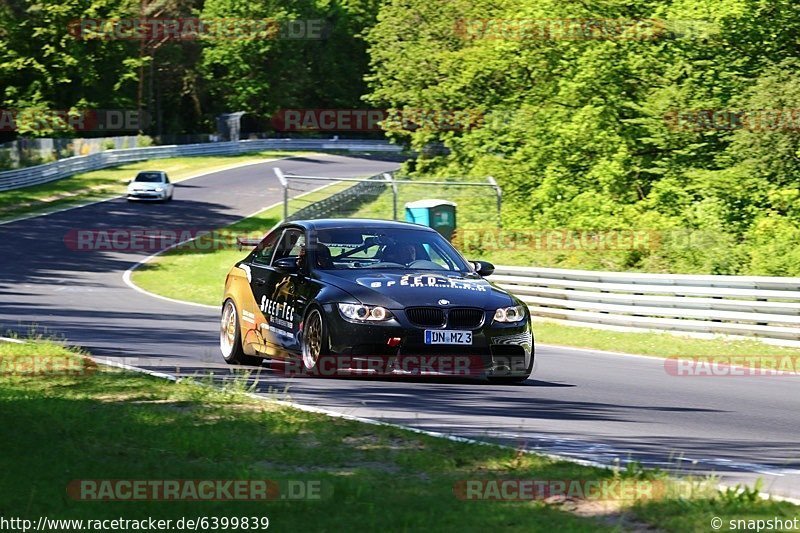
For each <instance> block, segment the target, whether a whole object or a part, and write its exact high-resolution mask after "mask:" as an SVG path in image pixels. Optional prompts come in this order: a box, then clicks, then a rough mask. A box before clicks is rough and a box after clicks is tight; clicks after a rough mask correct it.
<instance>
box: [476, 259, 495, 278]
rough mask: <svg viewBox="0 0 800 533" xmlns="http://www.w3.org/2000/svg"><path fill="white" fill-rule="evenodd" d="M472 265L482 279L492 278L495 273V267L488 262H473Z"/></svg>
mask: <svg viewBox="0 0 800 533" xmlns="http://www.w3.org/2000/svg"><path fill="white" fill-rule="evenodd" d="M472 265H473V266H474V267H475V272H477V273H478V275H479V276H480V277H482V278H485V277H486V276H491V275H492V273H493V272H494V265H493V264H491V263H490V262H488V261H472Z"/></svg>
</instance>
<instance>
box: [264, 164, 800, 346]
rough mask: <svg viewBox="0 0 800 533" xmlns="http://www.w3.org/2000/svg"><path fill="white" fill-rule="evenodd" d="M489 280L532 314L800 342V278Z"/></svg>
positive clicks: (526, 270)
mask: <svg viewBox="0 0 800 533" xmlns="http://www.w3.org/2000/svg"><path fill="white" fill-rule="evenodd" d="M281 176H282V174H279V177H281ZM287 177H291V176H287ZM313 179H323V178H313ZM326 179H333V178H326ZM379 180H381V176H373V177H372V178H370V182H366V183H365V182H361V183H358V185H356V186H354V187H350V188H348V189H346V190H344V191H341V192H339V193H337V194H334V195H332V196H330V197H329V198H326V199H325V200H322V201H320V202H316V203H314V204H311V205H309V206H306V207H305V208H303V209H301V210H298V211H297V212H295V213H294V214H292V215H291V216H290V217H287V218H289V219H293V220H297V219H301V218H318V217H322V216H328V215H330V214H332V213H334V212H335V211H336V212H339V213H340V212H341V211H340V210H341V208H342V206H343V205H344V203H346V202H353V201H356V200H361V199H363V197H364V195H363V194H362V193H359V191H357V189H358V188H359V187H362V186H369V187H374V190H375V192H376V195H377V194H379V193H380V192H381V191H382V190H383V188H384V187H386V186H388V185H391V184H392V181H393V180H392V179H391V177H386V176H384V177H383V180H382V181H379ZM284 181H285V179H284ZM351 181H358V180H351ZM373 182H374V183H373ZM286 187H287V185H286V184H285V185H284V188H285V189H286ZM491 280H492V281H493V282H495V283H496V284H497V285H499V286H500V287H503V288H505V289H508V290H509V291H511V292H513V293H514V294H515V295H517V296H518V297H519V298H520V299H521V300H522V301H523V302H525V303H526V304H527V305H528V308H529V309H530V310H531V314H533V315H534V316H537V317H542V318H550V319H557V320H560V321H565V322H569V323H572V324H574V325H581V324H583V325H592V324H595V325H602V326H612V327H615V326H616V327H626V328H640V329H642V330H659V331H676V332H683V333H706V334H721V335H736V336H746V337H759V338H764V339H773V340H777V341H779V342H780V341H792V342H794V343H797V342H800V278H788V277H787V278H782V277H766V276H710V275H706V276H697V275H686V274H648V273H629V272H598V271H588V270H565V269H556V268H536V267H514V266H498V267H496V269H495V272H494V274H493V275H492V277H491Z"/></svg>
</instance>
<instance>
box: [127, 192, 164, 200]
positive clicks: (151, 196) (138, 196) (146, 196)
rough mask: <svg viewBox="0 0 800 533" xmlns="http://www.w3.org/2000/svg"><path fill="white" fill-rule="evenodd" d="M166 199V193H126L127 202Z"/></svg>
mask: <svg viewBox="0 0 800 533" xmlns="http://www.w3.org/2000/svg"><path fill="white" fill-rule="evenodd" d="M166 198H167V192H166V191H162V192H156V191H136V192H129V193H128V200H165V199H166Z"/></svg>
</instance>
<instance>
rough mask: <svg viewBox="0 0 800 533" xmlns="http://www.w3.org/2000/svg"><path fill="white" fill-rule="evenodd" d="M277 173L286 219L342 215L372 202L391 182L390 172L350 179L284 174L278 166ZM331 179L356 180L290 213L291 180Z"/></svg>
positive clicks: (335, 180) (340, 180)
mask: <svg viewBox="0 0 800 533" xmlns="http://www.w3.org/2000/svg"><path fill="white" fill-rule="evenodd" d="M275 174H276V175H277V176H278V179H279V180H280V182H281V185H282V186H283V192H284V202H283V218H284V220H287V221H288V220H304V219H314V218H326V217H329V216H331V215H337V216H342V212H343V211H344V210H347V209H351V208H354V207H357V206H358V205H361V204H363V203H365V202H371V201H373V200H375V199H376V198H378V196H379V195H380V194H381V193H382V192H383V191H384V190H385V189H386V187H387V186H388V185H389V182H387V181H385V178H386V176H387V175H389V176H390V177H391V175H390V174H376V175H374V176H370V177H369V178H365V179H348V178H340V179H337V178H320V177H315V176H298V175H289V174H284V173H283V172H282V171H281V169H279V168H276V169H275ZM292 179H297V180H304V179H305V180H314V181H315V180H323V179H324V180H330V181H333V182H334V183H335V182H337V181H338V182H347V181H353V182H356V184H355V185H353V186H352V187H348V188H346V189H344V190H342V191H339V192H337V193H334V194H332V195H330V196H328V197H327V198H323V199H322V200H320V201H318V202H314V203H311V204H309V205H307V206H305V207H303V208H300V209H298V210H297V211H295V212H294V213H292V214H289V196H288V191H289V180H292Z"/></svg>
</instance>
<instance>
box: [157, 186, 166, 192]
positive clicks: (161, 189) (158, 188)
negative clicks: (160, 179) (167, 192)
mask: <svg viewBox="0 0 800 533" xmlns="http://www.w3.org/2000/svg"><path fill="white" fill-rule="evenodd" d="M156 192H164V187H156Z"/></svg>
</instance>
